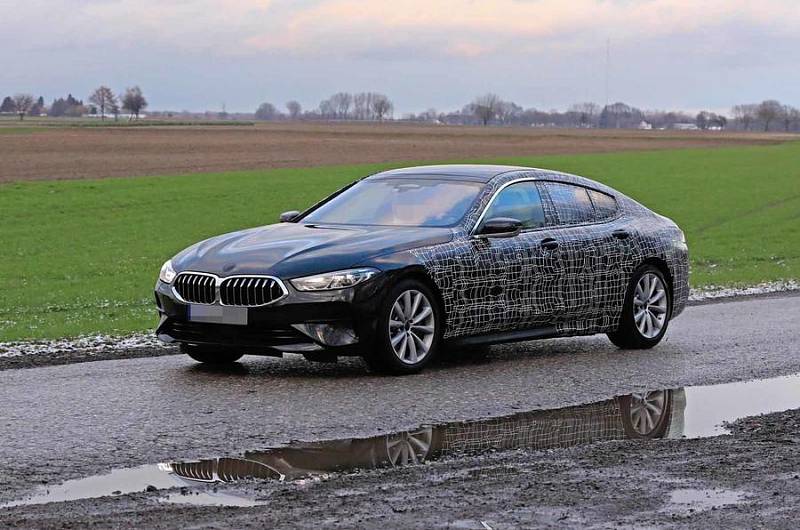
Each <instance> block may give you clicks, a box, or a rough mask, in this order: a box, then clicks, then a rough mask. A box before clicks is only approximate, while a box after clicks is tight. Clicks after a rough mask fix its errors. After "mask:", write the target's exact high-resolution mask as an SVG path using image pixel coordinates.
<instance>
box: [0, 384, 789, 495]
mask: <svg viewBox="0 0 800 530" xmlns="http://www.w3.org/2000/svg"><path fill="white" fill-rule="evenodd" d="M687 404H688V406H687ZM798 406H800V375H797V374H796V375H789V376H782V377H776V378H772V379H762V380H754V381H743V382H735V383H725V384H719V385H710V386H697V387H686V388H680V389H672V390H655V391H651V392H642V393H634V394H628V395H625V396H619V397H615V398H612V399H608V400H605V401H599V402H595V403H590V404H586V405H576V406H573V407H566V408H560V409H553V410H536V411H531V412H521V413H518V414H514V415H511V416H505V417H499V418H492V419H486V420H478V421H465V422H451V423H444V424H441V425H434V426H422V427H419V428H417V429H414V430H411V431H407V432H400V433H393V434H388V435H383V436H374V437H371V438H351V439H343V440H333V441H325V442H309V443H304V442H303V443H292V444H290V445H288V446H286V447H281V448H274V449H267V450H261V451H249V452H246V453H245V454H244V458H213V459H208V460H201V461H194V462H174V463H162V464H158V465H144V466H138V467H133V468H121V469H114V470H112V471H111V472H109V473H106V474H103V475H95V476H91V477H86V478H82V479H77V480H69V481H67V482H64V483H62V484H60V485H49V486H47V487H42V488H39V489H38V490H37V491H35V492H34V493H33V494H32V495H31V496H29V497H27V498H24V499H20V500H16V501H12V502H10V503H7V504H4V505H2V506H0V507H12V506H20V505H29V504H42V503H47V502H59V501H74V500H79V499H87V498H96V497H104V496H109V495H121V494H126V493H136V492H142V491H145V490H147V491H153V490H171V491H174V490H175V489H176V488H187V487H189V488H187V490H188V489H190V488H191V486H199V485H201V484H203V483H215V482H234V481H237V480H240V479H267V480H284V479H288V480H295V479H301V478H304V477H315V476H320V475H324V474H326V473H330V472H335V471H352V470H356V469H371V468H379V467H397V466H404V465H410V464H417V463H422V462H426V461H430V460H434V459H436V458H440V457H443V456H454V455H459V454H470V453H479V452H482V451H487V450H502V449H529V450H537V449H556V448H567V447H573V446H576V445H581V444H589V443H594V442H601V441H611V440H622V439H631V438H655V439H657V438H699V437H707V436H717V435H721V434H726V433H727V432H728V431H727V429H726V427H725V426H724V425H725V422H731V421H735V420H736V419H739V418H743V417H746V416H754V415H758V414H766V413H769V412H777V411H782V410H789V409H793V408H797V407H798ZM199 490H201V488H197V489H196V490H192V491H188V493H184V492H183V490H181V494H180V495H177V494H175V495H170V496H169V497H164V498H162V499H161V500H162V501H165V502H188V503H192V504H214V505H228V506H252V505H255V504H259V503H260V502H258V501H255V500H254V499H243V498H242V497H232V496H226V494H224V493H222V492H212V493H213V495H211V494H208V495H207V494H206V493H208V492H204V493H202V494H200V493H198V494H197V495H194V493H195V491H199ZM189 493H191V494H192V495H190V494H189Z"/></svg>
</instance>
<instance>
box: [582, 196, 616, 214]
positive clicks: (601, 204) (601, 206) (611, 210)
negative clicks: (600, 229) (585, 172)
mask: <svg viewBox="0 0 800 530" xmlns="http://www.w3.org/2000/svg"><path fill="white" fill-rule="evenodd" d="M589 195H590V196H591V197H592V202H593V203H594V213H595V216H596V217H597V219H598V220H603V219H608V218H609V217H614V216H615V215H616V214H617V201H616V199H614V197H612V196H611V195H608V194H606V193H602V192H599V191H594V190H589Z"/></svg>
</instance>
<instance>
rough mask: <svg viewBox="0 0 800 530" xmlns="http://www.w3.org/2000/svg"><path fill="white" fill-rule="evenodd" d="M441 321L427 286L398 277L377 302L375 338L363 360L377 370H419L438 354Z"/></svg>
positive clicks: (385, 371)
mask: <svg viewBox="0 0 800 530" xmlns="http://www.w3.org/2000/svg"><path fill="white" fill-rule="evenodd" d="M443 325H444V319H443V318H442V314H441V310H440V308H439V304H438V302H437V300H436V297H435V296H434V294H433V292H432V291H431V289H430V288H428V286H427V285H425V284H424V283H422V282H418V281H416V280H404V281H401V282H400V283H398V284H397V285H396V286H394V287H393V288H392V289H391V290H390V291H389V294H388V296H387V297H386V299H385V300H384V302H383V304H381V309H380V313H379V314H378V322H377V329H376V336H375V340H374V342H373V344H372V348H371V351H369V352H365V355H364V360H365V361H366V362H367V364H368V366H369V367H370V368H371V369H373V370H375V371H378V372H384V373H392V374H411V373H416V372H419V371H420V370H422V369H423V368H424V367H425V366H427V365H428V364H429V363H430V362H431V361H432V360H433V359H434V358H435V357H436V355H437V354H438V350H439V343H440V341H441V330H442V326H443Z"/></svg>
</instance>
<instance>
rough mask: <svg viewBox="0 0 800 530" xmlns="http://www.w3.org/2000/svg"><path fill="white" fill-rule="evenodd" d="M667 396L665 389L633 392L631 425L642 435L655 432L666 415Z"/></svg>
mask: <svg viewBox="0 0 800 530" xmlns="http://www.w3.org/2000/svg"><path fill="white" fill-rule="evenodd" d="M666 405H667V396H666V392H665V391H664V390H655V391H652V392H642V393H635V394H631V412H630V414H631V425H632V426H633V429H634V430H635V431H636V432H637V433H639V434H641V435H642V436H650V435H651V434H653V432H655V430H656V429H657V428H658V426H659V425H660V423H661V419H662V418H663V416H664V410H665V409H666Z"/></svg>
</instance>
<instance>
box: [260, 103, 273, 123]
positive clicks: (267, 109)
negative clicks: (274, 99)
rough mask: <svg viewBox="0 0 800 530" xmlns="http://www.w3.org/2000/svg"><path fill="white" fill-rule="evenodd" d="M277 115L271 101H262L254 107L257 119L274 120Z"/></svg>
mask: <svg viewBox="0 0 800 530" xmlns="http://www.w3.org/2000/svg"><path fill="white" fill-rule="evenodd" d="M276 117H278V111H277V109H275V105H273V104H272V103H267V102H264V103H262V104H261V105H259V106H258V109H256V119H257V120H274V119H275V118H276Z"/></svg>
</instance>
